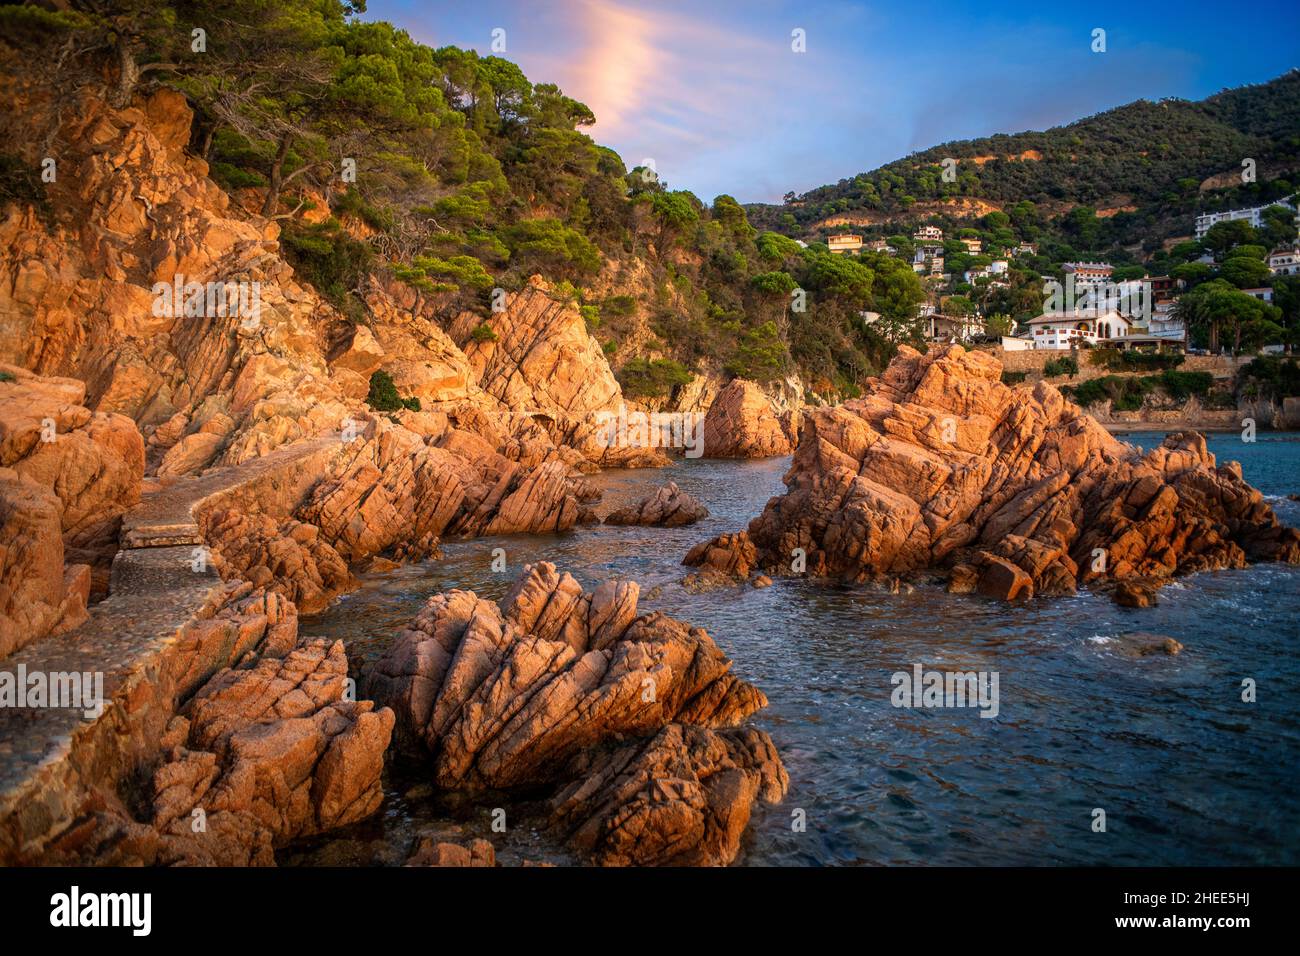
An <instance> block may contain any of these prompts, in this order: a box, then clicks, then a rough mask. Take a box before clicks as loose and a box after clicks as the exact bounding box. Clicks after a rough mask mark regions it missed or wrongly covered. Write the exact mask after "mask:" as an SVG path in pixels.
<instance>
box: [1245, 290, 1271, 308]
mask: <svg viewBox="0 0 1300 956" xmlns="http://www.w3.org/2000/svg"><path fill="white" fill-rule="evenodd" d="M1241 291H1242V292H1244V293H1246V295H1248V296H1251V297H1253V298H1256V299H1259V301H1260V302H1267V303H1268V304H1269V305H1272V304H1273V290H1272V289H1270V288H1269V287H1268V286H1262V287H1261V288H1258V289H1242V290H1241Z"/></svg>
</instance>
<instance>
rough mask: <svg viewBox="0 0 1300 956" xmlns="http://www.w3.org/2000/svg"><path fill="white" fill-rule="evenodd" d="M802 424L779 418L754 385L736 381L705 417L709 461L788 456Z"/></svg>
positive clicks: (794, 420)
mask: <svg viewBox="0 0 1300 956" xmlns="http://www.w3.org/2000/svg"><path fill="white" fill-rule="evenodd" d="M798 428H799V425H798V420H797V419H796V418H795V416H793V415H791V414H789V413H787V414H786V415H785V416H783V417H778V416H777V414H776V412H775V411H774V410H773V409H772V404H771V402H769V401H768V399H767V396H766V395H764V394H763V392H762V390H761V389H760V388H759V387H758V385H756V384H755V383H754V382H751V381H749V380H747V379H743V378H737V379H732V380H731V382H730V383H729V384H728V385H727V387H726V388H724V389H723V390H722V392H721V393H720V394H719V395H718V397H717V398H715V399H714V400H713V404H712V405H710V406H709V411H708V413H707V414H706V415H705V416H704V456H705V457H706V458H771V457H774V456H777V455H788V454H790V450H791V449H792V448H793V443H792V440H791V438H792V435H794V434H797V432H798Z"/></svg>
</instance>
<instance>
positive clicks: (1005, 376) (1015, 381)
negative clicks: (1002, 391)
mask: <svg viewBox="0 0 1300 956" xmlns="http://www.w3.org/2000/svg"><path fill="white" fill-rule="evenodd" d="M1028 376H1029V373H1028V372H1012V371H1008V370H1007V369H1003V370H1002V384H1003V385H1019V384H1020V383H1021V382H1023V381H1024V380H1025V379H1026V378H1027V377H1028Z"/></svg>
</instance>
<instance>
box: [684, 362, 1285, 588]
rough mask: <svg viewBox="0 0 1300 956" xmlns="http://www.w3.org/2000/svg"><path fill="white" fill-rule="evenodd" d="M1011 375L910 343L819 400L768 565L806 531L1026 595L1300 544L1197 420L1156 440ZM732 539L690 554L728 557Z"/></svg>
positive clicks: (777, 520) (825, 564) (766, 533)
mask: <svg viewBox="0 0 1300 956" xmlns="http://www.w3.org/2000/svg"><path fill="white" fill-rule="evenodd" d="M1000 378H1001V367H1000V366H999V364H998V363H997V361H996V360H995V359H993V358H992V357H991V356H989V355H987V354H986V353H982V352H967V351H965V350H964V349H963V348H961V347H960V346H949V347H947V348H941V349H936V350H933V351H931V352H930V353H929V354H927V355H921V354H920V353H918V352H916V351H915V350H913V349H909V348H907V347H903V348H900V350H899V354H898V356H897V357H896V358H895V359H894V361H893V362H891V363H890V366H889V368H888V369H886V370H885V372H884V374H883V375H881V376H880V377H879V378H878V379H873V380H872V381H871V382H870V383H869V385H868V387H867V389H866V391H865V394H864V395H863V397H862V398H860V399H856V400H854V401H850V402H846V403H845V404H844V405H842V406H838V407H835V408H818V409H813V410H806V411H805V414H804V416H803V424H802V430H801V434H800V440H799V447H798V449H797V450H796V452H795V456H794V463H793V465H792V467H791V469H790V471H789V473H788V474H787V475H786V477H785V483H786V487H787V492H786V494H784V495H782V496H780V497H777V498H774V499H772V500H771V501H770V502H769V503H768V505H767V508H766V509H765V510H764V512H763V514H762V515H760V516H759V517H757V518H756V519H754V520H753V521H752V522H751V523H750V527H749V531H748V536H749V538H750V539H751V540H752V543H753V546H754V547H755V549H756V551H757V557H756V562H757V564H758V566H760V567H762V568H764V569H771V570H783V569H784V568H785V567H786V566H788V564H789V562H790V555H791V554H792V553H793V552H794V550H795V549H798V548H802V549H804V552H805V554H806V564H807V567H806V570H807V573H809V574H812V575H826V576H833V577H839V578H844V579H848V580H855V581H863V580H868V579H871V578H875V577H878V576H882V575H888V576H896V575H898V574H900V573H906V572H909V571H915V570H918V569H921V568H927V567H946V568H952V569H953V581H952V583H951V585H950V587H951V589H952V590H954V591H970V590H974V589H976V588H978V589H979V590H981V591H983V592H984V593H989V594H994V595H996V596H998V597H1002V598H1006V599H1009V600H1015V599H1020V598H1024V597H1027V596H1030V595H1031V594H1047V595H1050V594H1065V593H1070V592H1072V591H1073V590H1074V589H1075V588H1076V587H1077V585H1078V584H1080V583H1084V582H1087V581H1090V580H1094V579H1111V580H1123V579H1128V578H1135V577H1136V578H1144V579H1149V580H1152V581H1157V582H1158V581H1160V580H1163V579H1167V578H1168V577H1169V576H1170V575H1173V574H1181V573H1187V572H1191V571H1197V570H1204V569H1208V568H1221V567H1240V566H1242V565H1243V564H1244V563H1245V562H1246V561H1247V560H1280V561H1289V562H1293V563H1294V562H1297V561H1300V534H1298V533H1297V532H1296V531H1295V530H1294V529H1291V528H1285V527H1283V526H1282V525H1281V524H1279V523H1278V521H1277V518H1276V517H1275V516H1274V514H1273V512H1272V509H1270V508H1269V507H1268V506H1267V505H1266V504H1265V503H1264V502H1263V500H1262V497H1261V496H1260V494H1259V492H1258V491H1256V490H1255V489H1253V488H1251V487H1250V486H1249V485H1247V484H1246V483H1245V482H1244V481H1243V480H1242V478H1241V473H1240V469H1237V468H1233V467H1231V466H1224V467H1217V466H1216V463H1215V461H1214V456H1212V455H1210V454H1209V452H1208V451H1207V450H1206V446H1205V440H1204V438H1202V437H1201V436H1199V435H1196V434H1192V433H1189V434H1184V435H1172V436H1169V437H1168V438H1167V439H1166V440H1165V442H1164V444H1163V445H1162V446H1161V447H1159V448H1157V449H1155V450H1153V451H1152V452H1150V453H1149V454H1147V455H1145V456H1144V455H1141V454H1139V453H1138V451H1137V450H1135V449H1133V448H1131V447H1130V446H1128V445H1125V444H1123V443H1122V442H1120V441H1118V440H1116V439H1114V438H1112V437H1111V436H1110V435H1109V434H1108V433H1107V432H1106V431H1105V429H1103V428H1102V427H1101V426H1100V425H1099V424H1098V423H1097V422H1096V421H1094V420H1093V419H1091V418H1090V417H1088V416H1087V415H1086V414H1084V413H1083V412H1082V411H1081V410H1080V409H1079V408H1078V407H1076V406H1075V405H1073V404H1071V403H1070V402H1068V401H1066V400H1065V399H1064V398H1062V396H1061V394H1060V393H1059V392H1058V391H1057V390H1056V389H1055V388H1053V387H1052V386H1051V385H1048V384H1046V383H1044V382H1039V383H1037V384H1036V385H1033V386H1028V385H1025V386H1019V387H1017V388H1015V389H1012V388H1010V387H1008V386H1006V385H1004V384H1002V382H1001V380H1000ZM720 542H721V539H718V540H717V541H715V542H711V543H709V544H708V545H704V546H697V547H696V548H695V549H692V552H691V555H688V559H687V563H690V564H697V565H701V566H705V567H722V566H726V565H728V564H730V563H732V562H731V559H729V558H728V556H727V550H728V549H726V548H719V543H720ZM746 573H747V571H746Z"/></svg>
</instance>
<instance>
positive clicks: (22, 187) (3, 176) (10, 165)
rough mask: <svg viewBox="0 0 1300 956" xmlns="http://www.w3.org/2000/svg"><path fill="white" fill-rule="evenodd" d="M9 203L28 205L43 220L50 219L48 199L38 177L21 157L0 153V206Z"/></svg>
mask: <svg viewBox="0 0 1300 956" xmlns="http://www.w3.org/2000/svg"><path fill="white" fill-rule="evenodd" d="M10 202H16V203H19V204H20V205H27V204H30V205H32V206H35V207H36V210H37V212H38V213H39V214H40V216H41V218H42V219H44V220H47V221H48V219H49V217H50V213H51V210H50V204H49V199H48V198H47V197H46V195H45V184H44V183H43V182H41V177H40V175H39V174H38V173H37V172H36V170H35V169H33V168H32V167H31V166H30V165H28V164H27V163H25V162H23V160H22V157H20V156H15V155H14V154H12V153H0V206H4V205H6V204H8V203H10Z"/></svg>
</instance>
